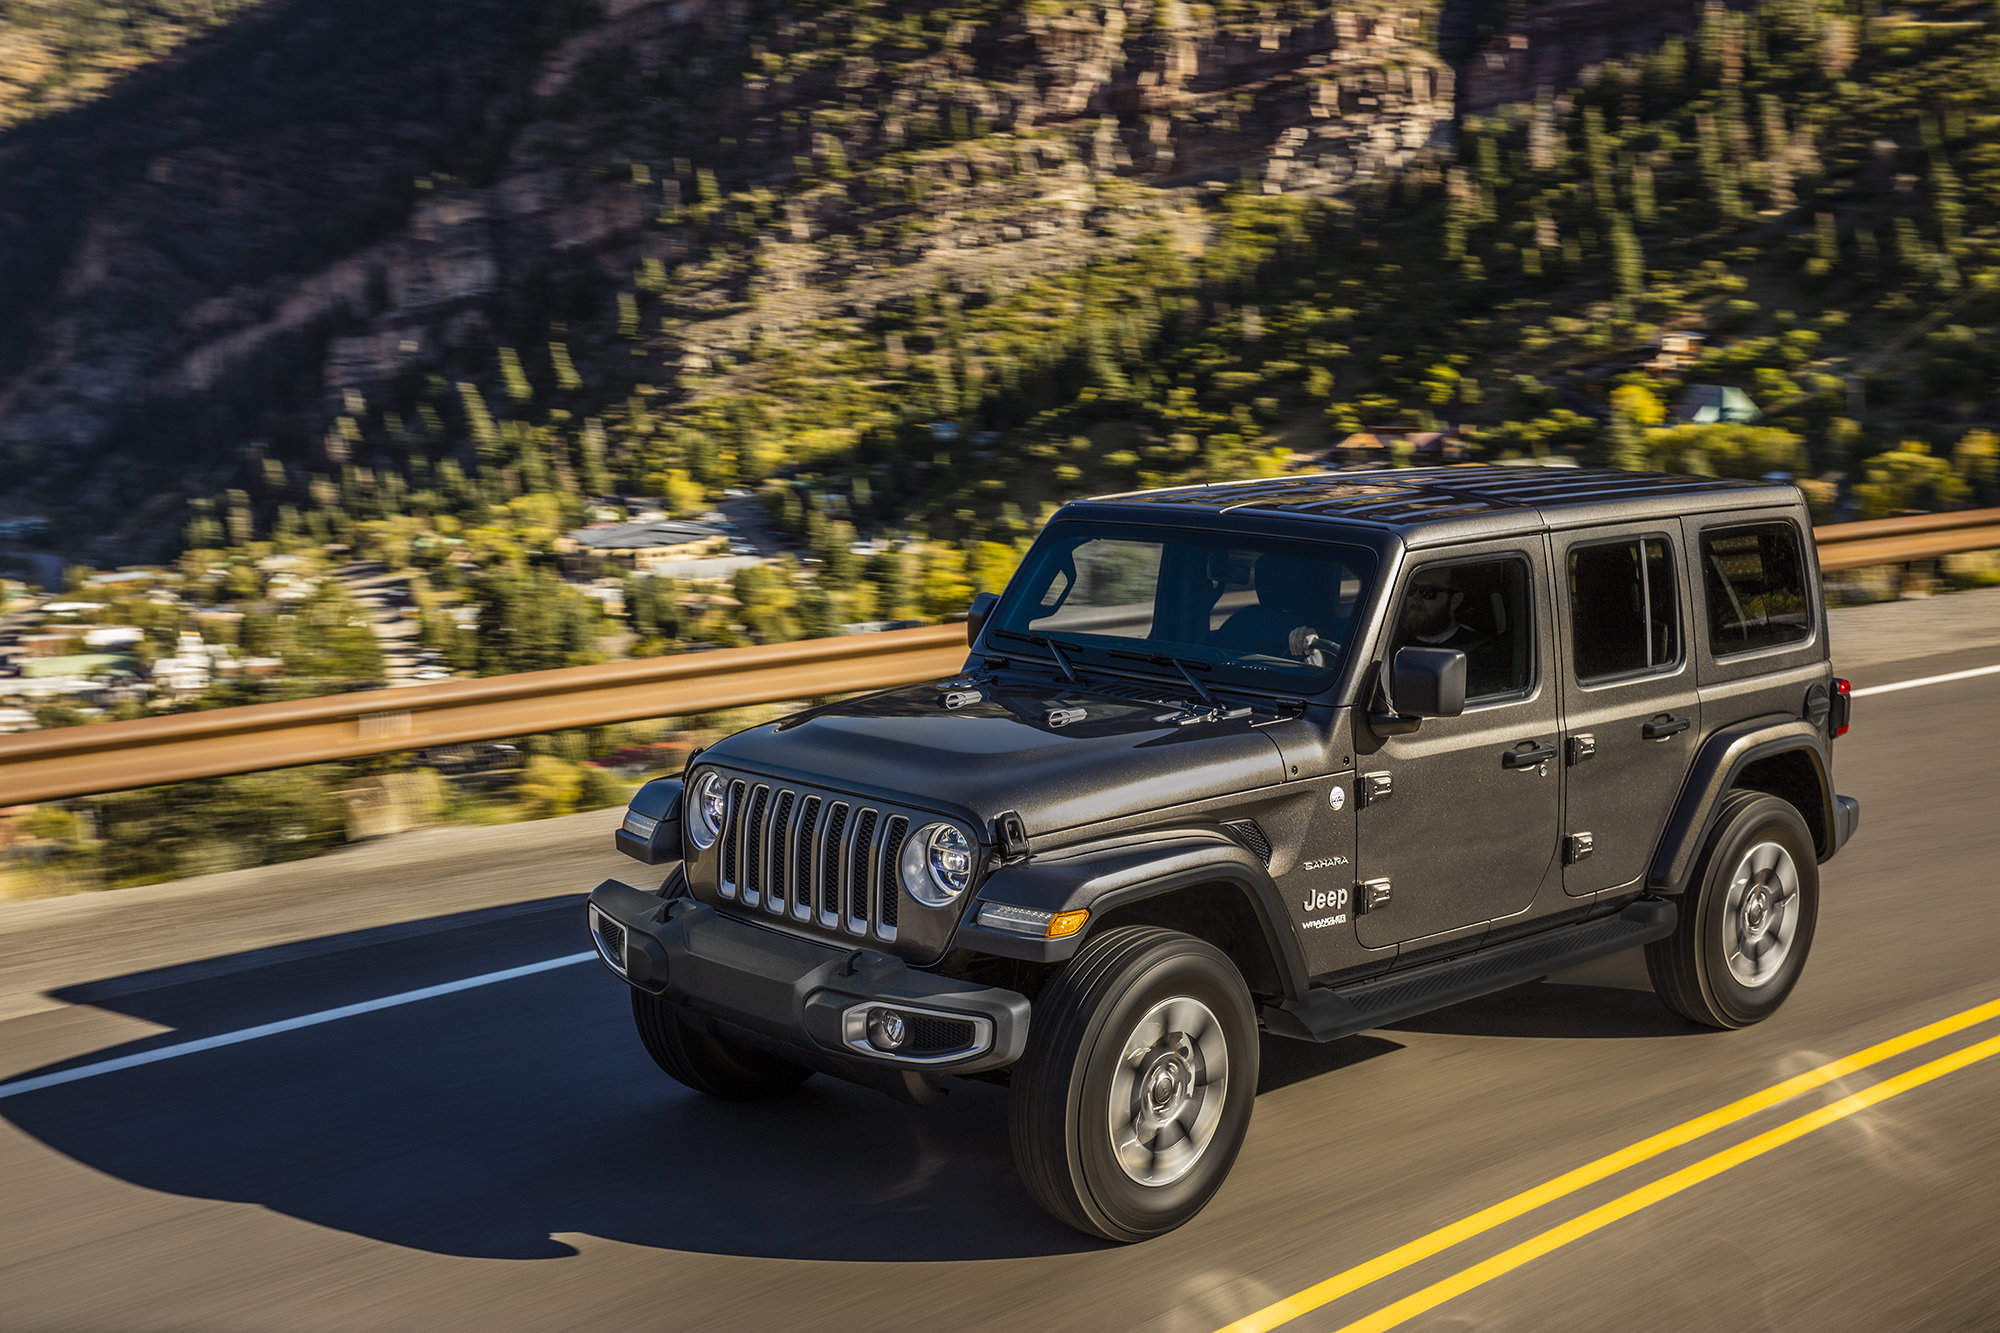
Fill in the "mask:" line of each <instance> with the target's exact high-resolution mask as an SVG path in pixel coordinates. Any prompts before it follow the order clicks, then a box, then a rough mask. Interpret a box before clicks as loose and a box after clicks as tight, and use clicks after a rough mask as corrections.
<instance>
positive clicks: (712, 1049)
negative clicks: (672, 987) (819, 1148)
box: [632, 990, 812, 1102]
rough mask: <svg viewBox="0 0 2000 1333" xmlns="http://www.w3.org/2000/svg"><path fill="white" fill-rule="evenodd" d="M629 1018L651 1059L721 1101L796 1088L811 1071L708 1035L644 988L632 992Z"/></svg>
mask: <svg viewBox="0 0 2000 1333" xmlns="http://www.w3.org/2000/svg"><path fill="white" fill-rule="evenodd" d="M632 1021H633V1023H634V1025H635V1026H637V1027H638V1029H639V1040H640V1042H641V1043H643V1044H644V1045H645V1047H646V1053H647V1054H648V1055H650V1056H652V1057H653V1063H655V1064H657V1065H659V1067H660V1068H662V1069H664V1070H666V1071H667V1072H668V1073H669V1074H671V1075H673V1076H674V1078H675V1079H676V1080H678V1081H679V1082H681V1083H684V1084H686V1085H687V1086H688V1087H690V1088H693V1089H694V1090H695V1091H696V1092H705V1093H707V1094H708V1095H709V1096H711V1097H720V1098H722V1099H723V1100H724V1101H731V1102H749V1101H756V1100H757V1099H759V1098H761V1097H770V1096H774V1095H775V1094H777V1093H780V1092H783V1091H785V1090H786V1089H787V1088H793V1087H797V1086H798V1085H799V1084H801V1083H803V1082H805V1081H806V1080H807V1079H808V1078H811V1077H812V1070H810V1069H807V1068H805V1067H804V1066H802V1065H795V1064H793V1063H792V1062H791V1061H789V1060H780V1059H779V1058H778V1057H776V1056H774V1055H766V1054H764V1052H762V1051H756V1050H752V1049H750V1048H749V1047H747V1046H744V1045H742V1044H740V1043H738V1042H733V1041H730V1040H728V1039H727V1038H724V1037H716V1036H711V1035H710V1034H709V1033H706V1032H703V1031H701V1030H700V1029H699V1028H696V1027H693V1026H691V1025H690V1024H689V1023H688V1021H687V1020H686V1019H685V1018H683V1017H681V1012H680V1009H679V1007H678V1006H676V1005H673V1004H670V1003H668V1002H667V1001H665V1000H663V999H661V998H660V997H659V996H657V995H648V994H646V992H644V991H640V990H635V991H633V992H632Z"/></svg>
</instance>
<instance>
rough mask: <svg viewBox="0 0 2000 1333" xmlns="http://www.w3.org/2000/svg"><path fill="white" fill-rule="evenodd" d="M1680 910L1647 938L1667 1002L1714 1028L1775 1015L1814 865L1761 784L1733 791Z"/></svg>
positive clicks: (1804, 917) (1807, 910) (1808, 927)
mask: <svg viewBox="0 0 2000 1333" xmlns="http://www.w3.org/2000/svg"><path fill="white" fill-rule="evenodd" d="M1680 908H1681V910H1680V917H1679V919H1678V920H1677V921H1676V923H1675V926H1674V933H1673V934H1671V935H1669V936H1668V937H1667V938H1666V939H1663V940H1659V941H1656V942H1655V943H1652V944H1649V945H1647V946H1646V971H1647V972H1648V974H1649V975H1650V976H1651V977H1652V979H1653V989H1654V990H1655V991H1656V992H1658V994H1659V997H1660V998H1661V999H1662V1000H1664V1001H1665V1002H1666V1004H1667V1007H1668V1008H1670V1009H1672V1010H1673V1011H1674V1012H1675V1013H1677V1014H1680V1015H1681V1016H1682V1017H1683V1018H1687V1019H1690V1020H1692V1021H1693V1022H1696V1023H1701V1024H1703V1025H1705V1026H1708V1027H1716V1028H1740V1027H1748V1026H1749V1025H1750V1024H1752V1023H1759V1022H1762V1021H1763V1020H1764V1019H1766V1018H1769V1017H1770V1016H1771V1015H1772V1014H1774V1013H1776V1012H1777V1011H1778V1006H1779V1005H1781V1004H1783V1003H1784V1002H1785V997H1786V996H1788V995H1790V994H1791V992H1792V987H1793V986H1794V985H1796V984H1797V983H1798V979H1799V973H1800V971H1801V970H1802V969H1803V968H1804V967H1805V961H1806V954H1807V952H1808V951H1809V950H1810V949H1811V948H1812V938H1813V927H1814V926H1815V925H1816V924H1817V922H1818V919H1819V863H1818V858H1817V856H1816V854H1815V852H1814V849H1813V840H1812V833H1811V831H1810V830H1809V829H1807V828H1806V822H1805V820H1804V819H1803V818H1802V817H1800V815H1799V812H1798V811H1797V810H1796V809H1795V808H1794V807H1793V806H1792V804H1791V803H1790V802H1789V801H1786V800H1784V799H1782V798H1780V797H1777V796H1770V795H1766V794H1765V793H1763V792H1754V791H1739V792H1733V793H1731V794H1730V795H1729V796H1728V797H1727V798H1726V799H1725V800H1724V802H1723V806H1722V810H1721V812H1720V813H1719V814H1718V815H1717V817H1716V821H1715V831H1714V833H1713V834H1711V835H1710V838H1709V843H1708V850H1707V851H1706V852H1705V853H1704V854H1703V857H1702V863H1701V865H1700V866H1699V867H1698V868H1697V870H1696V875H1695V881H1694V884H1693V885H1692V886H1691V887H1690V888H1689V890H1688V892H1687V893H1686V894H1685V895H1683V897H1682V899H1681V904H1680Z"/></svg>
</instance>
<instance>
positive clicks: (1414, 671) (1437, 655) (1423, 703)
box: [1389, 648, 1465, 717]
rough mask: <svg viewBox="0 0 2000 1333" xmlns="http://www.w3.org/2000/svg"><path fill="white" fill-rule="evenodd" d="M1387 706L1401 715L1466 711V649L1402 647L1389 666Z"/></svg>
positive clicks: (1446, 715) (1418, 715)
mask: <svg viewBox="0 0 2000 1333" xmlns="http://www.w3.org/2000/svg"><path fill="white" fill-rule="evenodd" d="M1389 706H1390V707H1391V708H1394V709H1395V710H1396V712H1397V713H1398V714H1400V715H1402V716H1404V717H1457V716H1458V715H1459V714H1460V713H1463V712H1464V711H1465V650H1464V649H1463V648H1403V649H1400V650H1399V651H1398V652H1397V653H1396V656H1395V660H1394V661H1393V662H1391V664H1390V666H1389Z"/></svg>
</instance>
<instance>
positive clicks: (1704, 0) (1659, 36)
mask: <svg viewBox="0 0 2000 1333" xmlns="http://www.w3.org/2000/svg"><path fill="white" fill-rule="evenodd" d="M1714 3H1715V0H1654V2H1653V3H1650V4H1646V5H1633V4H1629V3H1613V2H1612V0H1543V3H1540V4H1536V5H1534V6H1532V7H1531V8H1530V9H1529V10H1528V12H1527V13H1526V14H1524V15H1522V16H1520V17H1519V18H1518V19H1516V20H1515V21H1514V22H1512V23H1510V24H1508V25H1507V26H1506V28H1505V30H1504V31H1502V32H1500V33H1499V34H1497V35H1495V36H1494V37H1492V38H1491V39H1490V40H1488V41H1487V42H1485V43H1483V44H1481V45H1480V46H1479V47H1478V49H1477V50H1475V51H1473V52H1472V54H1471V55H1470V56H1469V57H1468V58H1467V59H1466V60H1464V61H1463V63H1462V64H1461V66H1460V69H1459V110H1460V111H1461V112H1462V113H1464V114H1467V115H1480V114H1483V113H1485V112H1488V111H1492V110H1494V109H1495V108H1498V107H1502V106H1507V105H1509V104H1511V103H1514V102H1529V101H1534V100H1536V99H1537V98H1543V97H1548V96H1550V95H1552V94H1554V93H1559V92H1561V91H1562V90H1564V89H1565V88H1569V87H1573V86H1574V85H1575V84H1576V82H1577V80H1578V79H1579V78H1581V77H1582V76H1583V74H1584V71H1586V70H1588V69H1589V68H1590V67H1591V66H1593V65H1601V64H1604V63H1605V62H1606V61H1611V60H1618V59H1622V58H1624V57H1626V56H1630V55H1635V54H1642V53H1645V52H1648V51H1652V50H1655V49H1657V48H1658V47H1659V45H1660V44H1661V43H1662V42H1663V41H1665V40H1666V39H1667V38H1669V37H1676V36H1686V35H1688V34H1690V33H1693V32H1694V31H1695V30H1696V29H1697V28H1699V27H1700V26H1701V19H1702V14H1703V13H1704V12H1705V11H1706V10H1707V9H1708V8H1709V7H1710V6H1711V5H1713V4H1714Z"/></svg>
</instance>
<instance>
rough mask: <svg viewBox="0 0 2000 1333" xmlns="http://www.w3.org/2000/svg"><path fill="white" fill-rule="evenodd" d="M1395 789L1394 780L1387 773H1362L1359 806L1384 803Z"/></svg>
mask: <svg viewBox="0 0 2000 1333" xmlns="http://www.w3.org/2000/svg"><path fill="white" fill-rule="evenodd" d="M1394 789H1395V779H1394V778H1393V777H1391V776H1390V775H1389V774H1387V773H1363V774H1362V775H1361V792H1360V796H1361V804H1363V805H1373V804H1375V803H1376V802H1377V801H1386V800H1388V799H1389V795H1390V793H1391V792H1392V791H1393V790H1394Z"/></svg>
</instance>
